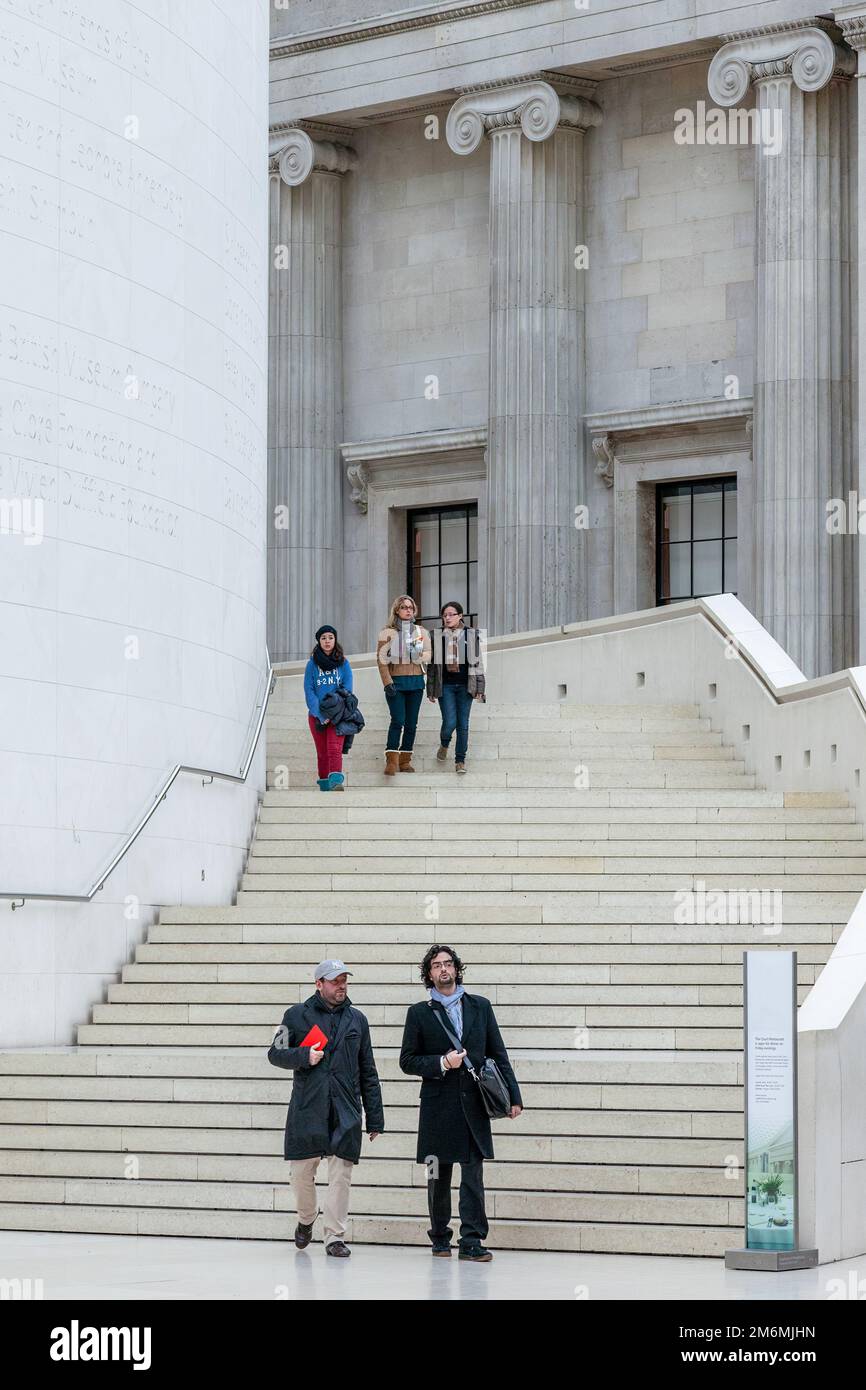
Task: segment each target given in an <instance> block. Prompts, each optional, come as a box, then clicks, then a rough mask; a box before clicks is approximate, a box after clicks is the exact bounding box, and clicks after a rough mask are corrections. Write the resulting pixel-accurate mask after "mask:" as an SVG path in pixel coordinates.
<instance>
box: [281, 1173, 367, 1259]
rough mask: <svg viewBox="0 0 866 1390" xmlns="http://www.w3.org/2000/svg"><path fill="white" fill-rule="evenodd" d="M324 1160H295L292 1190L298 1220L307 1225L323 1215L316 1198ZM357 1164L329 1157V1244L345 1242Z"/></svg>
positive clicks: (326, 1210)
mask: <svg viewBox="0 0 866 1390" xmlns="http://www.w3.org/2000/svg"><path fill="white" fill-rule="evenodd" d="M321 1161H322V1160H321V1159H320V1158H293V1159H292V1166H291V1177H292V1187H293V1189H294V1193H295V1205H296V1207H297V1209H298V1220H299V1221H300V1222H301V1223H302V1224H303V1225H304V1226H312V1224H313V1222H314V1221H315V1219H316V1217H317V1216H318V1214H319V1203H318V1198H317V1197H316V1169H317V1168H318V1166H319V1164H320V1163H321ZM354 1166H355V1165H354V1163H351V1162H350V1161H349V1159H347V1158H337V1156H336V1154H328V1186H327V1188H326V1189H325V1203H324V1206H323V1207H322V1215H323V1216H324V1218H325V1224H324V1239H325V1244H326V1245H331V1244H333V1242H334V1241H335V1240H342V1239H343V1236H344V1235H345V1234H346V1219H347V1217H348V1215H349V1189H350V1187H351V1185H352V1169H353V1168H354Z"/></svg>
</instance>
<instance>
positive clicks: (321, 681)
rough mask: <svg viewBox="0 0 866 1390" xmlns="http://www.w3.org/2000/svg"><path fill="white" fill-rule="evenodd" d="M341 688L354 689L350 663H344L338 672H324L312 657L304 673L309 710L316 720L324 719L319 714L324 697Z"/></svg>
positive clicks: (305, 694)
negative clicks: (320, 702)
mask: <svg viewBox="0 0 866 1390" xmlns="http://www.w3.org/2000/svg"><path fill="white" fill-rule="evenodd" d="M339 686H342V688H343V689H344V690H351V689H352V668H351V666H350V665H349V663H348V661H344V662H343V664H342V666H338V667H337V669H336V671H322V670H321V669H320V667H318V666H317V665H316V663H315V661H314V660H313V658H312V657H310V660H309V661H308V662H307V669H306V670H305V672H304V696H305V698H306V701H307V709H308V710H309V711H310V714H311V715H312V716H313V718H314V719H321V717H322V716H321V714H320V713H319V701H320V700H321V698H322V696H323V695H330V693H331V692H332V691H334V690H336V689H337V688H338V687H339Z"/></svg>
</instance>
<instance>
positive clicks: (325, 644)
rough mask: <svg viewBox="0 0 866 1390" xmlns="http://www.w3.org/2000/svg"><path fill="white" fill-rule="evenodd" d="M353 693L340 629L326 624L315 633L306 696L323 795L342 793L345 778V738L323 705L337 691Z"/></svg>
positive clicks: (306, 683)
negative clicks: (323, 701) (339, 640)
mask: <svg viewBox="0 0 866 1390" xmlns="http://www.w3.org/2000/svg"><path fill="white" fill-rule="evenodd" d="M351 689H352V668H351V666H350V665H349V663H348V661H347V660H346V657H345V654H344V652H343V648H342V647H341V646H340V644H339V642H338V641H337V629H336V628H335V627H331V625H330V623H324V624H323V625H322V627H320V628H319V630H318V632H317V633H316V645H315V646H314V647H313V650H312V652H311V653H310V659H309V661H308V662H307V667H306V670H305V671H304V696H305V698H306V701H307V713H308V716H309V725H310V733H311V734H312V735H313V742H314V743H315V745H316V758H317V761H318V771H319V777H318V783H319V790H320V791H323V792H341V791H343V790H344V782H345V778H344V776H343V735H342V734H338V733H337V731H336V729H335V727H334V724H333V721H332V720H330V719H329V718H328V716H327V714H326V713H325V712H324V711H323V710H322V708H321V701H322V700H324V699H325V698H326V696H328V695H331V694H333V693H334V692H336V691H337V690H345V691H349V692H351Z"/></svg>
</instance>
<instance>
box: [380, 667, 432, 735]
mask: <svg viewBox="0 0 866 1390" xmlns="http://www.w3.org/2000/svg"><path fill="white" fill-rule="evenodd" d="M394 684H395V686H397V682H396V680H395V682H394ZM385 698H386V701H387V705H388V713H389V714H390V716H391V723H390V724H389V725H388V738H387V741H386V743H385V747H386V748H390V749H391V750H392V751H393V750H394V749H395V748H400V749H402V751H403V752H404V753H411V751H412V749H413V748H414V747H415V730H416V729H417V727H418V711H419V710H420V708H421V701H422V700H423V698H424V686H423V684H422V685H421V686H420V687H419V689H418V690H401V689H400V687H399V686H397V688H396V690H395V692H394V694H393V695H392V696H391V699H390V700H388V698H387V696H386V697H385ZM401 733H402V735H403V741H402V743H401V742H400V734H401Z"/></svg>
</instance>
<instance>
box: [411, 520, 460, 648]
mask: <svg viewBox="0 0 866 1390" xmlns="http://www.w3.org/2000/svg"><path fill="white" fill-rule="evenodd" d="M457 512H463V513H465V518H466V528H465V535H466V547H465V554H466V559H465V561H460V560H449V561H448V562H447V563H448V564H449V565H458V564H461V563H465V565H466V602H467V605H468V603H469V594H470V592H471V584H470V575H471V571H470V565H473V564H474V565H475V566H476V571H475V589H476V595H475V597H476V601H477V598H478V592H477V590H478V570H477V565H478V555H477V553H476V554H475V555H474V556H473V555H472V553H471V551H470V549H469V522H470V519H471V518H472V517H474V518H475V544H476V548H477V545H478V503H477V502H474V501H473V502H447V503H444V504H443V505H442V506H441V507H439V506H432V507H411V508H409V509H408V510H407V512H406V593H407V594H411V596H412V598H414V600H415V602H416V603H417V605H418V622H419V623H421V624H422V626H424V625H429V624H430V623H436V624H437V625H438V624H439V623H440V618H439V609H440V608H441V607H442V604H443V603H448V602H449V600H450V599H453V597H454V595H453V594H451V593H448V594H443V592H442V518H443V516H448V515H449V514H450V515H453V514H454V513H457ZM422 516H425V517H429V516H436V517H437V518H438V523H437V524H438V547H437V554H438V557H439V558H438V559H437V560H436V561H435V562H433V563H432V564H429V565H420V566H419V570H422V569H436V570H438V572H439V573H438V579H439V582H438V585H437V589H438V593H439V607H438V608H437V610H436V612H435V613H430V614H424V613H422V612H421V597H420V586H419V592H418V593H415V555H414V551H413V548H412V541H413V538H414V522H415V520H416V518H417V517H422ZM464 622H465V623H466V625H467V627H468V626H470V625H471V626H473V627H476V626H477V625H478V613H477V611H475V612H472V613H470V612H468V611H467V613H466V615H465V617H464Z"/></svg>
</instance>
